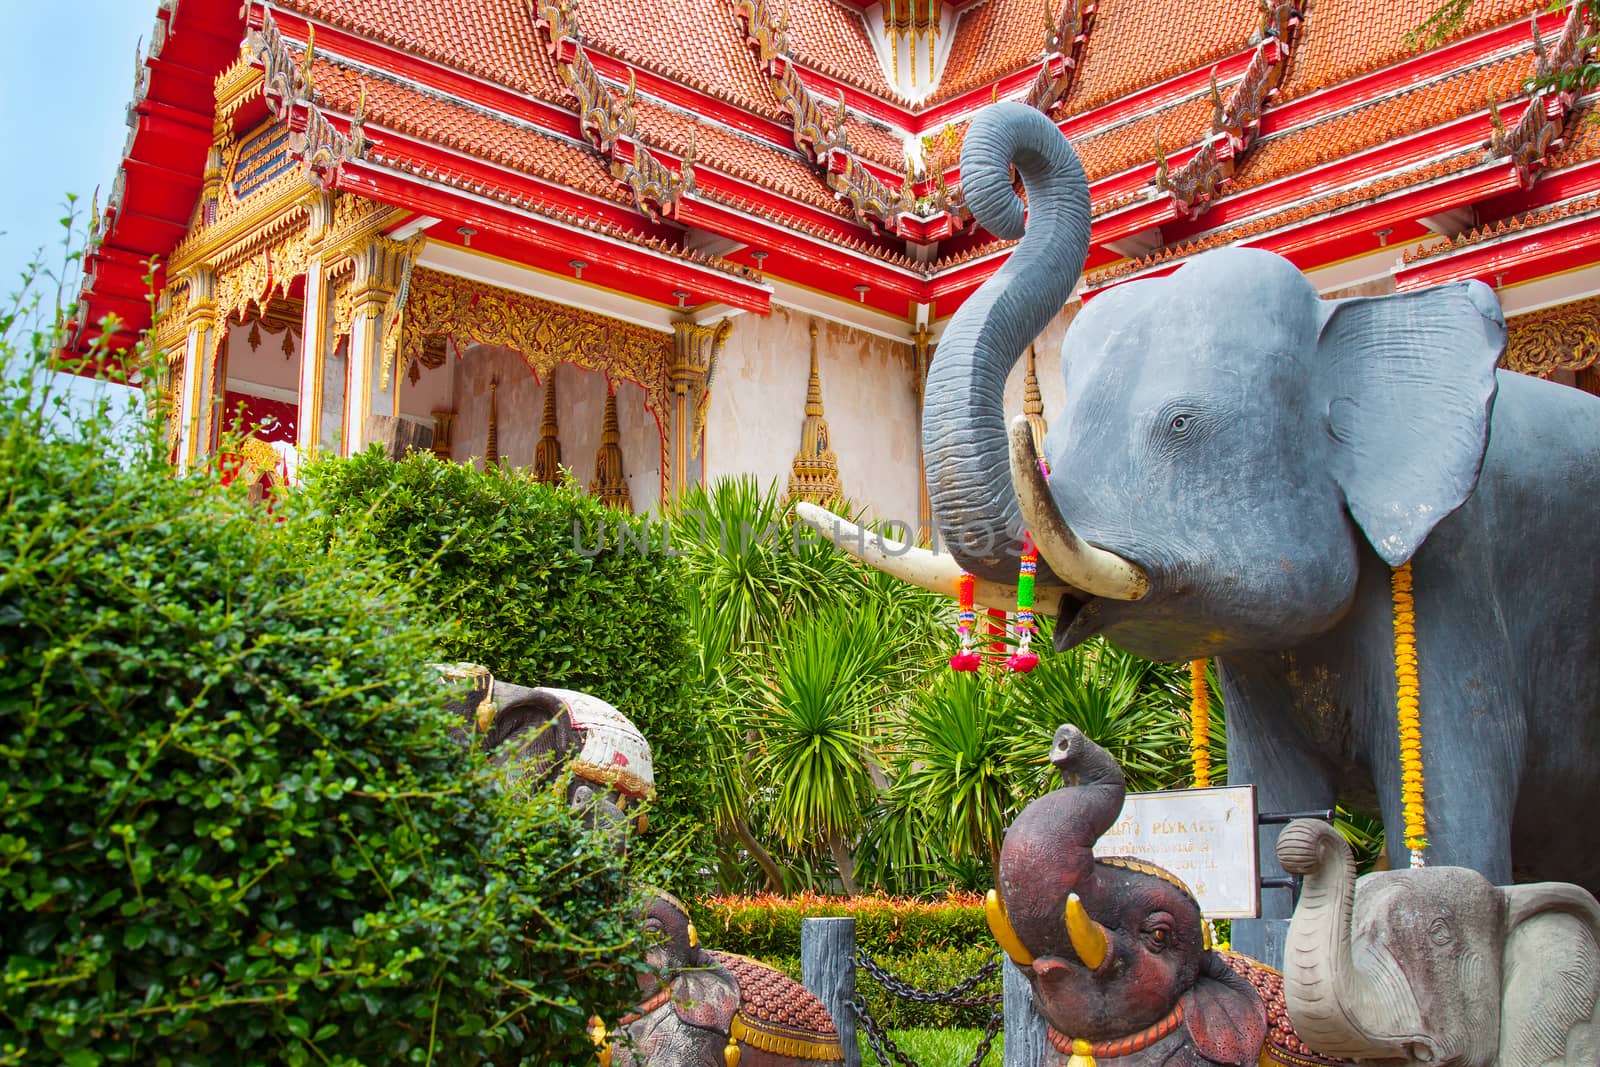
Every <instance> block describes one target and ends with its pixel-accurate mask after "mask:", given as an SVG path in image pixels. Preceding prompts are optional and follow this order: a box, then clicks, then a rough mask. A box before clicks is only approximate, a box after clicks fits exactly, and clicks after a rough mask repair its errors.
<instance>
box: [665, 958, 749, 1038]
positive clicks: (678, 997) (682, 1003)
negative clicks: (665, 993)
mask: <svg viewBox="0 0 1600 1067" xmlns="http://www.w3.org/2000/svg"><path fill="white" fill-rule="evenodd" d="M672 1010H673V1011H675V1012H677V1013H678V1018H680V1019H682V1020H683V1021H684V1022H686V1023H688V1024H689V1025H690V1026H698V1027H701V1028H703V1029H706V1030H716V1031H718V1032H722V1033H725V1032H727V1030H728V1027H730V1026H732V1025H733V1013H734V1012H736V1011H738V1010H739V983H738V982H737V981H736V980H735V979H734V977H733V975H731V974H729V973H728V971H727V969H726V968H723V967H705V968H694V969H692V970H683V971H679V972H678V974H677V977H676V978H674V979H673V982H672Z"/></svg>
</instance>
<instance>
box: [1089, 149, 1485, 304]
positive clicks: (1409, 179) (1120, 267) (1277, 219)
mask: <svg viewBox="0 0 1600 1067" xmlns="http://www.w3.org/2000/svg"><path fill="white" fill-rule="evenodd" d="M1482 161H1483V149H1482V148H1481V147H1473V148H1469V149H1466V150H1465V151H1461V152H1457V153H1456V154H1454V155H1451V156H1445V157H1443V158H1440V159H1436V160H1432V161H1430V162H1428V163H1426V164H1424V165H1422V166H1420V167H1414V168H1412V169H1410V170H1406V171H1401V172H1400V173H1398V174H1390V175H1388V176H1386V177H1383V178H1379V179H1377V180H1376V181H1372V182H1368V183H1367V184H1366V185H1363V186H1359V187H1357V188H1353V189H1341V190H1339V191H1338V192H1334V193H1329V194H1328V195H1327V196H1321V197H1317V198H1316V199H1315V200H1306V201H1303V202H1301V203H1299V204H1295V205H1294V206H1292V207H1287V208H1284V209H1283V210H1281V211H1275V212H1272V213H1271V214H1269V215H1262V216H1260V217H1259V218H1254V219H1249V220H1247V221H1245V222H1241V223H1238V224H1237V225H1234V226H1228V227H1224V228H1223V229H1220V230H1214V231H1212V232H1211V233H1208V234H1203V235H1202V236H1200V237H1196V238H1194V239H1193V240H1189V241H1185V242H1183V243H1182V244H1177V245H1170V246H1168V247H1166V248H1163V249H1161V250H1160V251H1158V252H1152V253H1150V254H1149V255H1148V256H1141V257H1140V258H1138V259H1130V260H1125V261H1124V262H1122V263H1114V264H1112V265H1111V266H1109V267H1103V268H1101V269H1100V270H1097V271H1093V272H1091V273H1090V274H1089V276H1088V279H1087V281H1088V284H1089V285H1091V286H1095V285H1104V284H1105V283H1106V282H1110V281H1114V280H1115V279H1117V278H1121V277H1123V276H1124V275H1128V274H1134V273H1136V272H1138V271H1141V270H1144V269H1146V268H1147V267H1154V266H1157V265H1159V264H1161V263H1168V262H1172V261H1174V260H1180V259H1187V258H1188V257H1189V256H1192V255H1195V254H1196V253H1199V252H1204V251H1206V250H1207V249H1209V248H1220V247H1222V246H1223V245H1230V244H1234V243H1236V242H1238V241H1242V240H1245V239H1246V238H1249V237H1254V236H1256V235H1258V234H1263V233H1268V232H1270V231H1272V230H1276V229H1279V228H1280V227H1283V226H1288V225H1291V224H1293V223H1296V222H1304V221H1305V220H1307V219H1311V218H1315V217H1317V216H1319V215H1325V214H1327V213H1328V212H1330V211H1337V210H1339V209H1340V208H1344V207H1349V206H1350V205H1352V204H1358V203H1363V202H1365V201H1368V200H1373V199H1376V198H1379V197H1382V196H1386V195H1388V194H1389V193H1393V192H1397V191H1399V190H1401V189H1408V188H1410V187H1411V186H1414V185H1420V184H1422V183H1423V182H1427V181H1433V180H1434V179H1436V178H1443V177H1446V176H1447V175H1451V174H1457V173H1459V172H1461V171H1464V170H1467V169H1469V168H1471V167H1472V166H1474V165H1476V164H1478V163H1480V162H1482Z"/></svg>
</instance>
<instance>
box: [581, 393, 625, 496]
mask: <svg viewBox="0 0 1600 1067" xmlns="http://www.w3.org/2000/svg"><path fill="white" fill-rule="evenodd" d="M589 495H591V496H593V497H595V498H597V499H598V500H599V501H600V502H601V503H602V504H605V505H607V506H609V507H613V508H617V509H618V510H620V511H632V510H633V498H632V497H631V496H630V495H629V493H628V479H627V476H626V475H625V474H624V473H623V470H622V430H621V426H620V424H619V423H618V421H617V391H616V390H615V389H613V388H612V387H611V382H610V380H609V379H608V380H607V381H606V411H605V419H604V421H603V422H602V423H601V428H600V450H599V452H597V453H596V454H595V457H594V481H592V482H590V483H589Z"/></svg>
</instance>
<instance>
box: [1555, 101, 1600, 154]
mask: <svg viewBox="0 0 1600 1067" xmlns="http://www.w3.org/2000/svg"><path fill="white" fill-rule="evenodd" d="M1596 156H1600V112H1597V108H1596V106H1594V105H1591V106H1589V107H1585V108H1583V109H1582V110H1581V111H1579V112H1577V114H1574V115H1572V116H1570V117H1569V118H1568V119H1567V138H1566V143H1564V144H1563V145H1562V146H1561V151H1560V152H1558V153H1556V155H1555V157H1554V158H1553V159H1551V161H1550V166H1551V168H1552V169H1554V168H1557V167H1570V166H1572V165H1574V164H1576V163H1584V162H1587V161H1588V160H1591V159H1594V158H1595V157H1596Z"/></svg>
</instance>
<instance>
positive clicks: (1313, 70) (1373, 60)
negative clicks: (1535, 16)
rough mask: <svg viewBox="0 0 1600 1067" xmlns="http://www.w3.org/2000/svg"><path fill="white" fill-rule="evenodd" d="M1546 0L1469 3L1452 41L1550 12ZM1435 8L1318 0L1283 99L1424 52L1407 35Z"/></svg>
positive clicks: (1418, 1)
mask: <svg viewBox="0 0 1600 1067" xmlns="http://www.w3.org/2000/svg"><path fill="white" fill-rule="evenodd" d="M1549 6H1550V4H1549V2H1548V0H1473V3H1472V4H1471V5H1470V6H1469V7H1468V8H1467V17H1466V20H1465V21H1464V22H1463V23H1462V24H1461V26H1460V27H1459V28H1458V29H1457V30H1456V31H1455V32H1454V33H1452V34H1451V35H1450V39H1451V40H1457V39H1460V38H1462V37H1467V36H1470V35H1472V34H1474V33H1481V32H1483V31H1484V30H1488V29H1493V28H1494V27H1496V26H1504V25H1505V24H1506V23H1508V22H1514V21H1516V20H1517V19H1519V18H1526V17H1527V16H1528V15H1530V14H1532V13H1533V12H1535V11H1543V10H1544V9H1545V8H1547V7H1549ZM1438 8H1439V0H1317V3H1316V5H1315V6H1314V7H1313V8H1312V9H1311V14H1310V15H1308V16H1307V18H1306V21H1305V23H1304V25H1303V26H1302V27H1301V29H1300V44H1299V46H1298V47H1297V48H1296V50H1295V58H1294V62H1293V63H1292V64H1291V65H1290V70H1289V77H1288V79H1287V80H1286V81H1285V82H1284V84H1283V90H1282V99H1284V100H1289V99H1292V98H1294V97H1297V96H1304V95H1306V94H1307V93H1312V92H1315V91H1316V90H1318V89H1325V88H1327V87H1328V86H1330V85H1337V84H1338V83H1339V82H1342V81H1347V80H1349V79H1350V78H1354V77H1356V76H1357V75H1359V74H1365V73H1367V72H1368V71H1373V70H1377V69H1379V68H1380V67H1386V66H1388V65H1389V64H1391V63H1394V62H1396V61H1397V60H1400V59H1404V58H1405V57H1406V56H1409V55H1414V54H1415V53H1417V52H1421V51H1423V49H1422V47H1421V46H1420V45H1418V46H1417V47H1414V48H1407V47H1406V35H1407V34H1409V33H1411V32H1412V31H1413V30H1415V29H1416V28H1417V27H1419V26H1421V25H1422V24H1423V22H1425V21H1426V20H1427V18H1428V16H1430V15H1432V14H1433V13H1434V12H1435V11H1436V10H1438Z"/></svg>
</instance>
